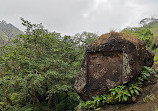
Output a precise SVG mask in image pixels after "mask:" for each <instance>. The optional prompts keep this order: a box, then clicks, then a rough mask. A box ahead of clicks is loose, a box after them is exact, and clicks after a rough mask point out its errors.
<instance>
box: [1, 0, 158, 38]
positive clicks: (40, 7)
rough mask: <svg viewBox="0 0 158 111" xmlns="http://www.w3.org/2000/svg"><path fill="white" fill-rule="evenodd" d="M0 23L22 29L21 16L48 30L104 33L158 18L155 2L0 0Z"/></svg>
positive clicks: (130, 0)
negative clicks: (146, 19) (150, 18)
mask: <svg viewBox="0 0 158 111" xmlns="http://www.w3.org/2000/svg"><path fill="white" fill-rule="evenodd" d="M0 3H1V4H0V21H1V20H5V21H6V22H7V23H12V24H13V25H15V26H16V27H18V28H19V29H22V30H24V27H23V26H22V25H21V20H20V17H23V18H24V19H26V20H29V21H30V22H32V23H42V24H43V25H44V27H45V28H46V29H48V30H49V31H56V32H60V33H62V34H68V35H73V34H75V33H79V32H82V31H87V32H94V33H98V34H103V33H106V32H109V31H110V30H116V31H120V30H121V29H123V28H125V27H127V26H137V25H138V23H139V21H140V20H141V19H143V18H146V17H153V16H154V17H157V16H158V0H0Z"/></svg>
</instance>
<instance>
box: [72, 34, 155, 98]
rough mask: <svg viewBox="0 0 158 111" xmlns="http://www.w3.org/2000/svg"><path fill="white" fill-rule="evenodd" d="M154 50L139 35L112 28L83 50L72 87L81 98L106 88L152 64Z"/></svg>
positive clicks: (131, 77)
mask: <svg viewBox="0 0 158 111" xmlns="http://www.w3.org/2000/svg"><path fill="white" fill-rule="evenodd" d="M153 58H154V54H153V53H152V52H151V51H149V50H148V49H146V47H145V43H144V42H142V41H141V40H139V39H138V38H136V37H134V36H131V35H128V34H125V33H116V32H111V33H107V34H104V35H102V36H100V37H99V38H98V39H97V40H95V41H94V42H93V43H92V44H90V45H89V46H88V47H87V49H86V52H85V56H84V60H83V62H82V65H81V73H80V74H79V75H78V77H77V78H76V81H75V84H74V88H75V90H76V92H77V93H78V94H79V95H80V97H81V98H82V99H83V100H91V99H92V97H93V96H96V95H101V94H103V93H106V92H108V90H109V89H110V88H112V87H114V86H117V85H121V84H125V83H127V82H129V81H131V80H132V79H133V78H134V77H135V76H137V75H138V74H139V73H140V72H141V70H142V66H149V67H151V66H152V64H153Z"/></svg>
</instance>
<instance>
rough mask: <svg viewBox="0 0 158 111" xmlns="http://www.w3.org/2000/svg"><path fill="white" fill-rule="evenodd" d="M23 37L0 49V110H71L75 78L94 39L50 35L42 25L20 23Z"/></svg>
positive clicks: (78, 36)
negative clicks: (23, 31) (85, 52)
mask: <svg viewBox="0 0 158 111" xmlns="http://www.w3.org/2000/svg"><path fill="white" fill-rule="evenodd" d="M22 21H23V23H22V24H23V25H24V26H25V27H26V31H25V34H21V35H19V36H18V37H17V38H16V39H15V40H14V41H13V43H12V44H10V45H8V46H4V45H2V46H1V53H0V61H1V64H0V71H1V74H0V97H1V98H0V109H2V110H8V111H39V110H40V111H49V110H50V109H54V110H56V111H63V110H73V109H74V107H75V106H76V105H77V104H78V99H77V97H78V95H77V94H76V93H75V92H74V90H73V83H74V77H75V76H76V74H77V73H78V72H79V71H80V63H81V60H82V57H83V53H84V51H85V47H86V45H87V44H88V43H89V42H90V41H92V40H94V39H95V38H96V37H97V35H96V34H93V33H87V32H84V33H82V34H76V35H75V36H72V37H71V36H61V34H59V33H56V32H53V33H50V32H48V31H47V30H45V29H44V28H43V26H42V24H31V23H30V22H28V21H25V20H24V19H22Z"/></svg>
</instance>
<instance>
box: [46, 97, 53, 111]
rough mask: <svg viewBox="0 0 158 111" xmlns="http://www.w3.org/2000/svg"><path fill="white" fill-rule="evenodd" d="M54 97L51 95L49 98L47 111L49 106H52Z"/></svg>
mask: <svg viewBox="0 0 158 111" xmlns="http://www.w3.org/2000/svg"><path fill="white" fill-rule="evenodd" d="M52 98H53V96H50V98H49V100H48V103H47V107H46V109H45V111H47V110H48V108H49V106H50V104H51V101H52Z"/></svg>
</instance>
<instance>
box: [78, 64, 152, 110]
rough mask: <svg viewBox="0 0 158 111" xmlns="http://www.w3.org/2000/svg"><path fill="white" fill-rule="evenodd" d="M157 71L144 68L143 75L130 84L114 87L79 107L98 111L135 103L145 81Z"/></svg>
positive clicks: (81, 103)
mask: <svg viewBox="0 0 158 111" xmlns="http://www.w3.org/2000/svg"><path fill="white" fill-rule="evenodd" d="M154 73H155V71H154V70H153V69H151V68H150V67H146V66H144V67H143V70H142V73H141V74H140V75H139V76H138V77H137V78H135V80H133V81H132V82H130V83H127V84H123V85H120V86H116V87H113V88H111V89H110V90H109V92H108V93H107V94H104V95H100V96H96V97H93V100H92V101H86V102H84V101H81V102H80V104H79V105H78V108H80V109H83V108H84V109H96V108H99V107H101V106H105V105H106V104H112V103H118V102H119V103H122V102H132V101H133V102H135V101H136V98H137V97H138V96H139V95H140V93H141V91H142V87H143V84H144V82H145V81H147V80H148V79H149V77H150V76H151V75H152V74H154Z"/></svg>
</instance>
